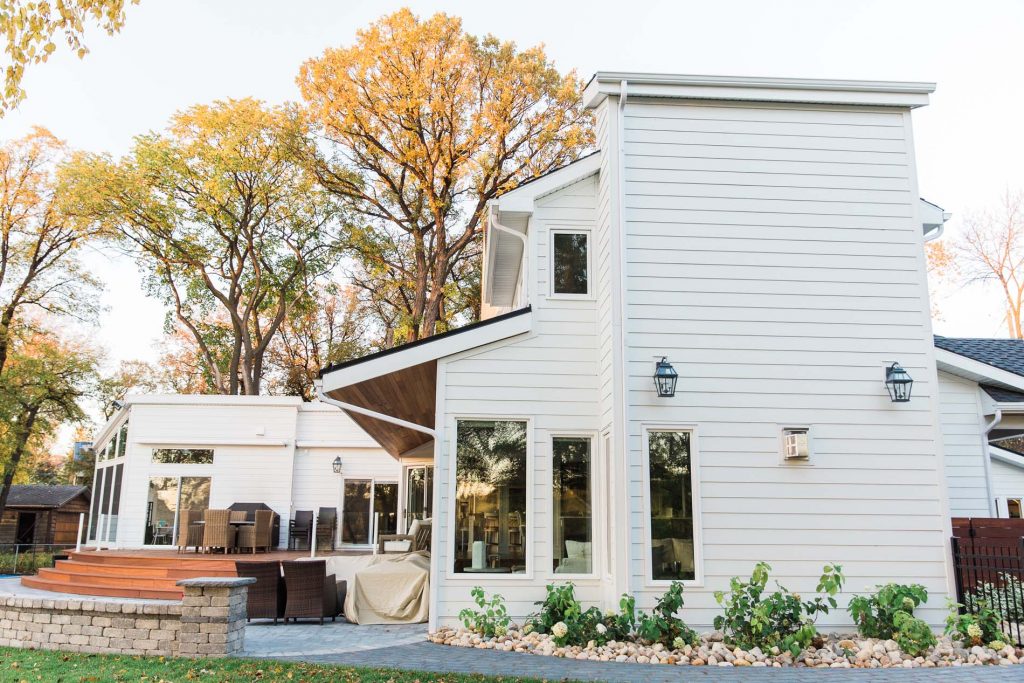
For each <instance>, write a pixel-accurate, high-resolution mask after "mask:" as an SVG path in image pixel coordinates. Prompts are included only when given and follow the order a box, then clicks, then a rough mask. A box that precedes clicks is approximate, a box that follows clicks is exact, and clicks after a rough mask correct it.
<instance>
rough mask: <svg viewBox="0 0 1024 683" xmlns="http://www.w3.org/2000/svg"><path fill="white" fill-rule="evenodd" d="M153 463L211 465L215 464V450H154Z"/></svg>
mask: <svg viewBox="0 0 1024 683" xmlns="http://www.w3.org/2000/svg"><path fill="white" fill-rule="evenodd" d="M153 462H158V463H163V464H166V465H210V464H213V449H211V448H154V449H153Z"/></svg>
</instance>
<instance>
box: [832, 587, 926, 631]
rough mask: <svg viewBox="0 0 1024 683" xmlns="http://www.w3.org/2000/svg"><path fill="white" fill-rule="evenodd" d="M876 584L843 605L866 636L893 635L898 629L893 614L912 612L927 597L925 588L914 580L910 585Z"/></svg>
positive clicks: (911, 613)
mask: <svg viewBox="0 0 1024 683" xmlns="http://www.w3.org/2000/svg"><path fill="white" fill-rule="evenodd" d="M875 588H876V589H877V590H876V591H875V592H874V593H873V594H871V595H858V596H856V597H855V598H853V599H852V600H850V604H849V606H848V607H847V608H846V610H847V611H848V612H849V613H850V616H851V617H853V621H854V623H855V624H857V628H858V630H859V631H860V633H861V635H863V636H865V637H866V638H884V639H889V638H892V637H893V633H895V632H896V631H897V630H898V627H897V626H896V615H897V614H899V613H901V612H904V613H906V614H910V615H913V613H914V609H915V608H916V607H917V606H918V605H920V604H921V603H923V602H927V601H928V591H927V590H925V587H924V586H922V585H920V584H916V583H915V584H913V585H910V586H906V585H903V584H898V583H887V584H885V585H884V586H875Z"/></svg>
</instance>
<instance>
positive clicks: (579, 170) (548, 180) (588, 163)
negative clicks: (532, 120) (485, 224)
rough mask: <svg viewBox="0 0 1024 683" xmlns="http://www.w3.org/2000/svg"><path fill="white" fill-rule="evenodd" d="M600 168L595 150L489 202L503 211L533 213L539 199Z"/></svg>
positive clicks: (599, 156)
mask: <svg viewBox="0 0 1024 683" xmlns="http://www.w3.org/2000/svg"><path fill="white" fill-rule="evenodd" d="M600 168H601V155H600V154H598V153H597V152H594V153H592V154H588V155H587V156H585V157H583V158H581V159H577V160H576V161H574V162H572V163H570V164H566V165H565V166H562V167H561V168H559V169H557V170H554V171H551V172H550V173H548V174H547V175H543V176H540V177H538V178H535V179H533V180H530V181H528V182H526V183H523V184H522V185H520V186H519V187H517V188H516V189H514V190H509V191H508V192H506V193H505V194H503V195H501V196H500V197H497V198H496V199H492V200H490V202H488V203H489V205H490V206H493V207H496V208H497V209H498V211H500V212H502V213H533V205H534V202H536V201H537V200H538V199H540V198H541V197H543V196H545V195H548V194H551V193H552V192H557V191H558V190H561V189H562V188H564V187H568V186H569V185H572V184H573V183H576V182H579V181H580V180H583V179H584V178H586V177H588V176H592V175H594V174H595V173H597V172H598V171H599V170H600Z"/></svg>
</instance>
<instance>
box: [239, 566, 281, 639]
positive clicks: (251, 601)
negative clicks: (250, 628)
mask: <svg viewBox="0 0 1024 683" xmlns="http://www.w3.org/2000/svg"><path fill="white" fill-rule="evenodd" d="M235 572H236V573H237V574H238V575H239V576H244V577H251V578H253V579H256V583H254V584H252V585H251V586H249V596H248V598H247V602H246V616H247V617H248V620H250V621H251V620H252V619H273V620H274V623H275V624H276V623H277V620H278V619H280V618H281V617H283V616H284V602H285V592H284V578H283V577H282V576H281V563H280V562H235Z"/></svg>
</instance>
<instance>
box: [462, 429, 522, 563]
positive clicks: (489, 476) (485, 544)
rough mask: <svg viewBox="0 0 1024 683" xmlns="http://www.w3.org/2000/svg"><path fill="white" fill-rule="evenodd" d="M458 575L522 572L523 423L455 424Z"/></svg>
mask: <svg viewBox="0 0 1024 683" xmlns="http://www.w3.org/2000/svg"><path fill="white" fill-rule="evenodd" d="M455 463H456V464H455V481H456V489H455V542H456V552H455V567H454V570H455V571H456V572H458V573H474V572H477V573H484V572H488V573H505V574H509V573H511V574H522V573H525V572H526V511H527V495H526V423H525V422H519V421H512V420H459V422H458V425H457V428H456V455H455Z"/></svg>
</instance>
